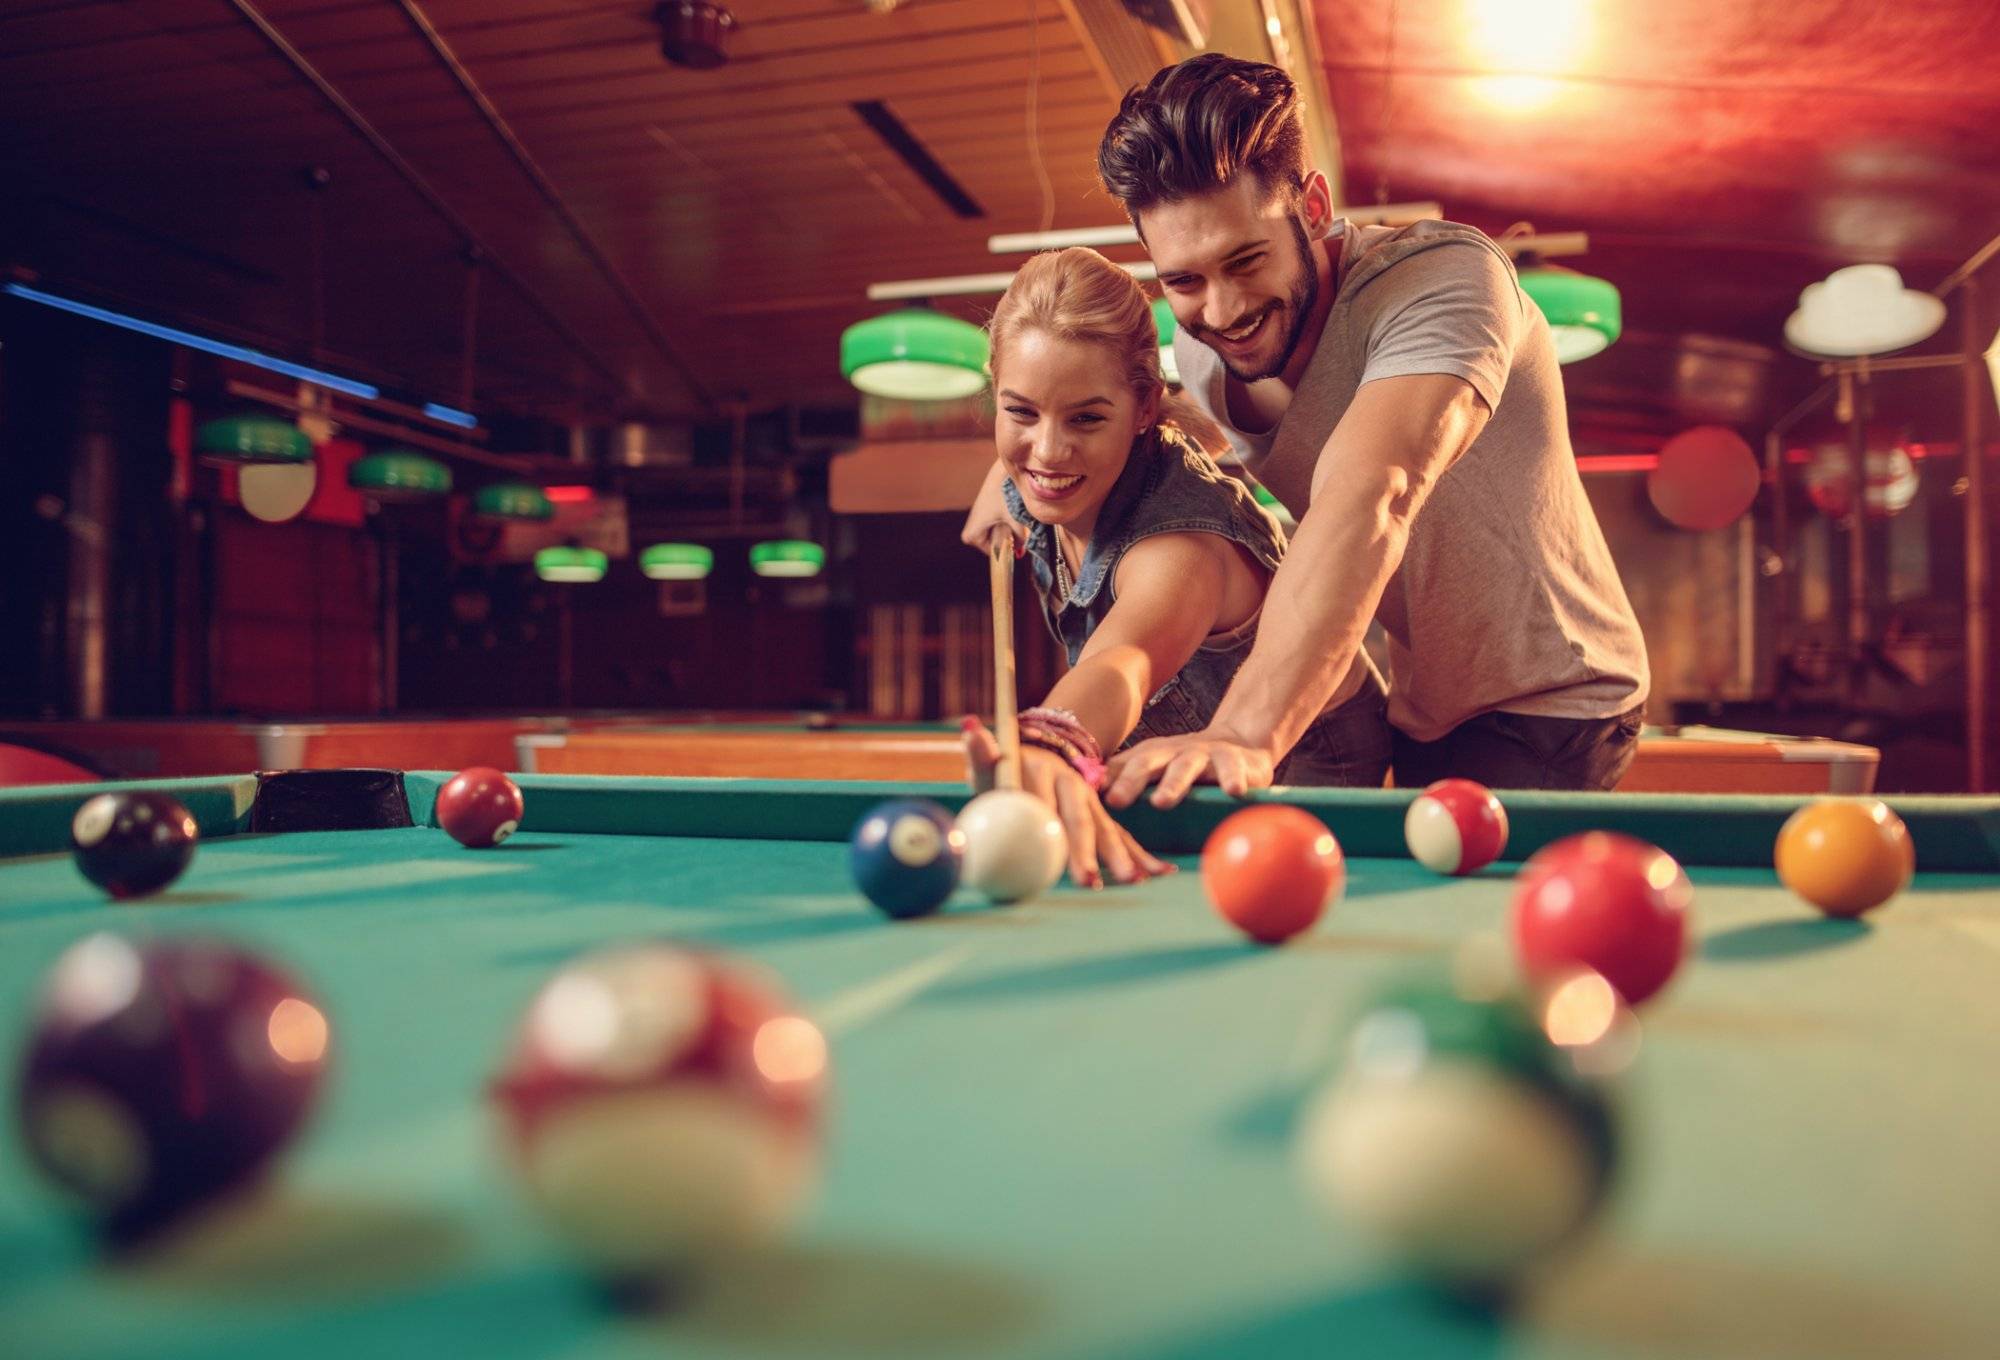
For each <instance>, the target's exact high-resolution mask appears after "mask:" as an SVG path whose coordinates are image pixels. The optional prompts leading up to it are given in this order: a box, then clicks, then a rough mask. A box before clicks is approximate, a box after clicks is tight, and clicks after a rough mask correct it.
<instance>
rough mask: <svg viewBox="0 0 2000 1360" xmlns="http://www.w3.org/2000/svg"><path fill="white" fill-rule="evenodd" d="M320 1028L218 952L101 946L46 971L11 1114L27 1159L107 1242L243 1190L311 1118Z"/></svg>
mask: <svg viewBox="0 0 2000 1360" xmlns="http://www.w3.org/2000/svg"><path fill="white" fill-rule="evenodd" d="M328 1038H329V1036H328V1030H327V1023H326V1017H325V1015H324V1014H323V1013H322V1012H321V1010H320V1008H319V1007H318V1006H317V1005H316V1004H315V1003H314V1002H312V1001H311V1000H309V999H308V998H307V997H306V995H305V993H304V992H303V990H302V989H301V988H300V987H299V985H298V984H297V983H296V982H295V981H294V980H293V979H292V978H291V977H290V976H288V975H287V974H286V973H285V972H283V971H282V970H281V969H278V968H276V967H274V966H273V965H271V964H269V963H267V962H265V961H264V960H262V959H260V958H258V957H257V956H256V955H254V954H250V953H246V952H245V951H243V950H240V949H237V948H234V947H232V946H230V945H226V944H222V943H219V942H216V941H212V940H194V939H182V940H172V941H153V942H147V943H139V942H135V941H132V940H127V939H124V938H122V937H120V936H117V935H111V934H96V935H91V936H88V937H86V938H85V939H83V940H80V941H78V942H77V943H76V944H74V945H72V946H70V948H69V949H68V950H66V951H65V952H64V953H63V955H62V956H61V957H60V958H58V959H57V960H56V962H55V964H54V966H53V967H52V968H51V969H50V970H49V972H48V974H47V976H46V978H45V979H44V982H43V989H42V997H41V1002H40V1005H39V1008H38V1009H37V1011H36V1013H35V1017H34V1024H33V1029H32V1033H31V1035H30V1038H29V1040H28V1045H27V1054H26V1060H25V1061H24V1062H23V1064H22V1068H21V1085H20V1098H19V1101H18V1102H17V1105H18V1110H19V1116H20V1123H21V1132H22V1135H23V1138H24V1140H25V1142H26V1144H27V1149H28V1154H29V1157H30V1159H31V1160H32V1161H33V1162H34V1163H35V1165H36V1166H37V1167H39V1168H40V1169H41V1171H42V1172H43V1174H44V1175H46V1176H47V1177H48V1179H49V1180H50V1181H52V1182H53V1183H54V1184H55V1185H56V1187H57V1188H58V1189H60V1190H61V1191H63V1192H65V1193H66V1195H67V1196H68V1197H69V1198H71V1199H72V1200H74V1201H75V1202H77V1203H78V1204H79V1205H80V1207H81V1208H83V1210H84V1211H85V1212H86V1213H88V1214H89V1215H90V1216H91V1217H92V1218H94V1219H97V1220H98V1221H99V1222H100V1223H102V1224H103V1225H104V1226H105V1227H106V1228H108V1229H110V1230H111V1231H113V1232H125V1231H142V1230H145V1229H148V1228H151V1227H153V1226H156V1225H158V1224H160V1223H162V1222H164V1221H166V1220H168V1219H171V1218H173V1217H174V1216H176V1215H178V1214H180V1213H182V1212H183V1211H185V1210H187V1209H189V1208H192V1207H194V1206H195V1205H198V1204H201V1203H203V1202H205V1201H207V1200H210V1199H212V1198H214V1197H215V1196H217V1195H219V1194H222V1193H224V1192H226V1191H229V1190H232V1189H235V1188H237V1187H239V1186H241V1185H243V1184H245V1183H246V1182H249V1181H251V1180H253V1179H254V1178H255V1177H256V1176H257V1174H258V1173H259V1172H261V1171H263V1170H264V1169H265V1167H266V1166H268V1165H269V1163H270V1161H271V1159H272V1158H273V1157H274V1156H276V1155H277V1154H278V1152H280V1151H281V1150H282V1149H283V1148H284V1147H285V1145H286V1144H288V1143H289V1142H290V1141H291V1140H292V1138H293V1136H294V1135H296V1134H297V1133H298V1131H299V1129H300V1127H301V1126H302V1125H303V1124H304V1123H305V1120H306V1116H307V1115H308V1113H309V1112H310V1111H311V1108H312V1105H313V1101H314V1098H315V1096H316V1095H317V1093H318V1091H319V1087H320V1080H321V1077H322V1074H323V1073H324V1071H325V1068H326V1062H327V1050H328Z"/></svg>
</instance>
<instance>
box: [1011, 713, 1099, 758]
mask: <svg viewBox="0 0 2000 1360" xmlns="http://www.w3.org/2000/svg"><path fill="white" fill-rule="evenodd" d="M1019 721H1020V722H1021V723H1022V724H1023V725H1024V726H1031V727H1040V728H1043V729H1045V730H1047V731H1049V732H1051V733H1053V734H1055V735H1057V736H1060V737H1061V738H1063V739H1064V740H1065V741H1068V742H1069V743H1071V744H1072V745H1074V746H1075V747H1076V748H1077V751H1078V753H1079V754H1081V755H1083V756H1087V757H1088V758H1090V759H1092V760H1095V761H1097V762H1098V763H1099V764H1100V765H1102V763H1103V761H1104V749H1103V748H1102V747H1101V746H1099V745H1098V744H1097V738H1096V737H1093V736H1092V735H1090V729H1089V728H1087V727H1085V726H1084V725H1083V723H1082V722H1081V721H1080V720H1079V719H1078V718H1077V716H1076V714H1074V713H1072V712H1070V711H1069V710H1068V709H1066V708H1049V707H1046V706H1044V707H1037V708H1031V709H1028V710H1027V711H1026V712H1024V713H1022V714H1021V715H1020V718H1019Z"/></svg>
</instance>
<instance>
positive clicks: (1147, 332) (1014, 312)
mask: <svg viewBox="0 0 2000 1360" xmlns="http://www.w3.org/2000/svg"><path fill="white" fill-rule="evenodd" d="M1023 331H1041V332H1042V333H1044V334H1047V335H1054V336H1059V337H1060V338H1062V339H1064V340H1083V341H1087V342H1089V343H1091V344H1094V345H1103V346H1104V347H1105V348H1106V349H1108V350H1110V351H1111V352H1112V354H1114V355H1115V356H1117V358H1118V360H1119V361H1120V363H1122V364H1123V365H1124V368H1125V376H1126V380H1127V381H1128V382H1130V383H1131V385H1132V391H1133V392H1134V393H1135V394H1137V396H1138V398H1139V400H1140V401H1142V402H1143V401H1145V400H1146V398H1148V397H1150V396H1157V397H1158V398H1159V399H1160V405H1159V417H1158V419H1159V423H1160V424H1161V425H1163V426H1171V427H1173V428H1174V429H1176V430H1178V431H1179V432H1180V433H1181V434H1182V435H1183V436H1184V437H1186V438H1188V439H1190V440H1192V441H1193V442H1195V443H1196V444H1199V445H1201V446H1202V447H1204V448H1206V449H1208V450H1209V451H1210V452H1220V451H1221V450H1222V449H1223V448H1225V447H1226V446H1227V440H1226V438H1225V437H1224V435H1223V433H1222V429H1221V427H1220V426H1218V425H1217V424H1216V423H1215V422H1214V421H1213V420H1211V419H1209V418H1208V416H1207V415H1206V414H1204V413H1203V412H1202V410H1201V409H1200V408H1199V407H1197V406H1196V405H1195V404H1194V403H1193V402H1191V401H1189V400H1187V399H1186V398H1184V397H1177V396H1173V395H1171V394H1169V393H1168V392H1167V390H1166V388H1167V385H1166V382H1165V380H1164V379H1162V378H1161V376H1160V340H1159V332H1158V331H1157V330H1156V329H1155V328H1154V326H1153V309H1152V306H1151V304H1149V303H1148V302H1147V301H1146V294H1145V293H1144V292H1143V291H1142V290H1141V289H1140V287H1139V284H1138V282H1137V281H1136V280H1135V279H1133V277H1132V276H1131V275H1130V274H1127V273H1126V272H1125V271H1124V270H1122V269H1120V268H1119V267H1118V266H1117V265H1115V264H1113V263H1111V261H1109V260H1107V259H1105V258H1104V257H1103V256H1102V255H1099V254H1098V253H1097V252H1096V251H1094V250H1090V249H1087V248H1086V247H1083V246H1071V247H1070V248H1069V249H1068V250H1051V251H1045V252H1043V253H1042V254H1040V255H1036V256H1034V257H1033V258H1031V259H1030V260H1029V261H1028V262H1027V263H1026V264H1024V265H1022V266H1021V269H1020V272H1018V273H1017V274H1015V275H1014V282H1013V283H1012V284H1010V285H1009V286H1008V288H1007V292H1006V293H1005V295H1003V296H1002V297H1001V299H1000V305H999V306H998V307H996V308H994V309H993V319H992V320H991V321H989V322H988V323H987V325H986V334H987V339H988V342H989V343H988V349H989V353H990V357H989V359H988V360H987V369H988V372H989V373H998V372H999V370H1000V356H1001V353H1002V352H1003V351H1004V350H1005V349H1006V348H1007V346H1008V344H1010V343H1011V342H1012V341H1013V339H1014V337H1015V336H1017V335H1019V334H1020V333H1021V332H1023Z"/></svg>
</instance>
